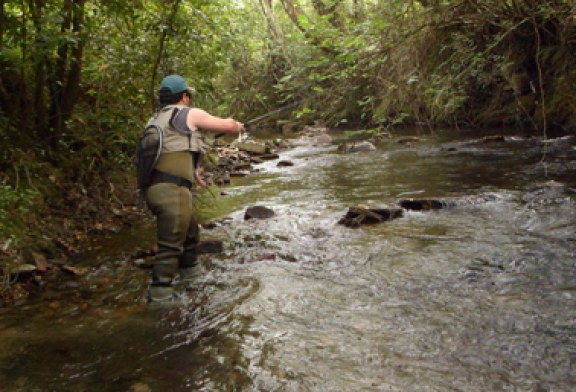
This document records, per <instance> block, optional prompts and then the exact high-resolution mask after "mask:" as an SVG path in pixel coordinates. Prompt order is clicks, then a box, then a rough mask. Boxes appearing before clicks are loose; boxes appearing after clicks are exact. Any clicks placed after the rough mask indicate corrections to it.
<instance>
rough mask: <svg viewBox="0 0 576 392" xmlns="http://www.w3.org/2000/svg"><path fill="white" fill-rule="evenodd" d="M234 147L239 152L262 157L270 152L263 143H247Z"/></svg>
mask: <svg viewBox="0 0 576 392" xmlns="http://www.w3.org/2000/svg"><path fill="white" fill-rule="evenodd" d="M236 147H237V148H238V150H240V151H245V152H248V153H252V154H260V155H264V154H266V153H269V152H270V149H269V148H268V146H267V145H266V144H265V143H261V142H255V141H249V142H244V143H238V144H236Z"/></svg>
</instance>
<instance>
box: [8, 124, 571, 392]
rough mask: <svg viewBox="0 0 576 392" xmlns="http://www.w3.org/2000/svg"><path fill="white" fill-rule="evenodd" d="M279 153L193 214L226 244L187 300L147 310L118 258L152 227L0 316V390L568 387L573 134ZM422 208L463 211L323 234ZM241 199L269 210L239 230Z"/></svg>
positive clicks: (136, 273) (128, 235)
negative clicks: (413, 202) (392, 209)
mask: <svg viewBox="0 0 576 392" xmlns="http://www.w3.org/2000/svg"><path fill="white" fill-rule="evenodd" d="M543 153H545V154H546V155H544V156H543ZM543 158H544V159H543ZM281 159H284V160H290V161H292V162H293V163H294V166H291V167H282V168H280V167H277V166H276V163H277V162H276V161H270V162H267V163H264V164H261V165H257V167H258V168H259V170H260V171H259V172H258V173H256V174H253V175H251V176H249V177H246V178H242V179H235V180H234V181H233V184H232V185H231V186H230V187H227V188H225V189H223V190H224V191H225V192H226V194H227V195H225V196H218V197H217V198H216V199H214V198H212V197H211V196H210V195H209V194H206V195H204V196H203V197H202V198H201V199H200V200H199V206H200V209H201V210H202V216H203V218H204V219H205V220H216V219H220V220H222V219H223V218H227V219H225V220H222V222H221V224H219V225H217V226H216V228H214V229H212V230H203V235H204V238H212V239H222V240H223V241H224V245H225V249H224V252H223V253H222V254H218V255H203V256H201V263H202V267H203V270H204V274H203V276H202V277H201V278H199V279H198V280H197V281H196V282H195V283H193V284H192V285H191V286H189V287H180V286H179V287H180V290H181V291H182V292H183V293H184V294H185V299H186V300H187V301H188V302H187V303H186V305H182V306H178V307H175V308H150V307H148V306H147V305H145V304H144V296H145V292H146V284H147V279H148V276H149V271H147V270H141V269H138V268H137V267H135V266H134V265H133V264H132V262H131V261H130V257H129V255H130V254H132V253H133V252H134V249H136V248H137V247H142V246H143V243H145V244H147V245H144V247H146V246H148V247H149V246H151V244H152V243H153V241H154V234H153V225H152V222H150V224H148V225H144V226H143V227H139V228H134V229H132V230H126V231H124V232H121V233H119V234H117V235H114V236H110V238H107V239H104V240H101V241H99V242H96V243H95V244H94V250H93V252H91V253H90V254H88V255H86V257H85V258H83V259H79V260H76V263H77V264H79V265H84V266H87V267H89V271H90V272H89V273H88V274H87V275H86V276H85V277H84V278H83V279H82V280H81V281H80V282H77V281H76V280H74V279H71V281H70V282H65V284H63V285H62V287H58V288H55V289H52V290H50V291H47V292H46V293H44V294H43V296H42V299H41V300H39V301H37V302H35V301H30V302H29V303H28V304H26V305H24V306H21V307H20V308H18V309H15V310H14V309H12V310H10V311H7V310H3V311H2V312H1V313H0V342H1V347H2V349H1V351H0V391H10V392H12V391H26V392H28V391H99V392H101V391H128V390H132V391H171V392H176V391H194V390H201V391H573V390H576V270H575V263H576V257H575V252H576V242H575V240H576V212H575V208H574V207H575V201H576V197H575V193H574V192H575V191H574V186H575V185H576V176H575V174H576V170H575V169H576V154H575V147H574V140H573V139H569V138H564V139H556V140H554V141H543V140H540V139H524V138H521V137H509V138H507V142H505V143H502V142H500V143H498V142H495V143H473V142H472V138H471V136H470V135H468V136H467V135H466V134H465V133H463V132H462V133H459V134H457V135H453V134H449V133H439V134H436V135H427V136H424V137H423V138H422V140H420V141H419V142H416V143H414V144H412V145H410V144H401V143H396V142H394V141H390V142H386V143H383V144H382V145H381V146H379V148H378V150H377V151H374V152H369V153H357V154H343V153H340V152H338V151H337V150H336V147H335V146H334V145H321V144H315V143H313V142H312V139H310V140H301V141H300V142H299V143H298V144H297V145H296V146H295V147H294V148H293V149H290V150H288V151H285V152H282V153H281ZM547 176H548V177H549V178H553V179H555V180H556V181H557V182H555V183H553V184H550V183H548V184H547V186H544V187H539V185H542V184H543V183H545V182H546V181H547ZM562 184H563V185H564V186H561V185H562ZM430 197H434V198H442V199H444V198H446V199H458V200H463V202H462V203H461V204H460V205H458V206H455V207H453V208H446V209H442V210H433V211H420V212H411V211H406V212H405V214H404V216H403V217H401V218H399V219H396V220H393V221H389V222H384V223H381V224H378V225H372V226H362V227H360V228H357V229H351V228H347V227H344V226H342V225H338V224H337V222H338V220H339V219H340V218H341V217H342V216H343V215H344V214H345V213H346V211H347V210H348V208H349V207H351V206H353V205H356V204H366V205H370V206H374V207H383V206H394V205H396V203H397V202H398V200H399V199H402V198H430ZM252 205H263V206H266V207H269V208H272V209H273V210H274V211H275V213H276V215H275V217H273V218H271V219H266V220H248V221H245V220H244V211H245V209H246V207H248V206H252Z"/></svg>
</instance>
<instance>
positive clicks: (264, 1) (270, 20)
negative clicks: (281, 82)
mask: <svg viewBox="0 0 576 392" xmlns="http://www.w3.org/2000/svg"><path fill="white" fill-rule="evenodd" d="M259 3H260V8H261V10H262V13H263V14H264V18H265V19H266V22H267V24H268V30H270V34H271V35H272V37H274V40H275V41H276V42H277V43H278V45H279V46H280V51H281V53H282V57H283V58H284V60H285V61H286V62H287V63H288V64H290V65H291V61H290V58H289V57H288V55H287V54H286V48H285V46H284V39H283V37H282V33H281V32H280V27H279V26H278V23H276V18H274V13H273V11H272V0H260V1H259Z"/></svg>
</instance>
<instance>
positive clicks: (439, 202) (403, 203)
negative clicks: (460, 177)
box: [398, 193, 497, 211]
mask: <svg viewBox="0 0 576 392" xmlns="http://www.w3.org/2000/svg"><path fill="white" fill-rule="evenodd" d="M496 199H497V197H496V195H494V194H492V193H486V194H482V195H478V196H470V197H462V198H457V199H440V198H438V199H436V198H431V199H403V200H400V201H399V202H398V204H399V205H400V207H402V208H403V209H405V210H412V211H427V210H439V209H443V208H452V207H459V206H468V205H475V204H482V203H487V202H490V201H494V200H496Z"/></svg>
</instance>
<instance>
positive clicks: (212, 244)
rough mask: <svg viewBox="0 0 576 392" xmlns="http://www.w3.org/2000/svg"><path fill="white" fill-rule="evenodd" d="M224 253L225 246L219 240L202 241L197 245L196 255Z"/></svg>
mask: <svg viewBox="0 0 576 392" xmlns="http://www.w3.org/2000/svg"><path fill="white" fill-rule="evenodd" d="M223 251H224V244H223V242H222V241H219V240H209V241H201V242H199V243H198V245H196V254H198V255H202V254H214V253H222V252H223Z"/></svg>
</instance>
